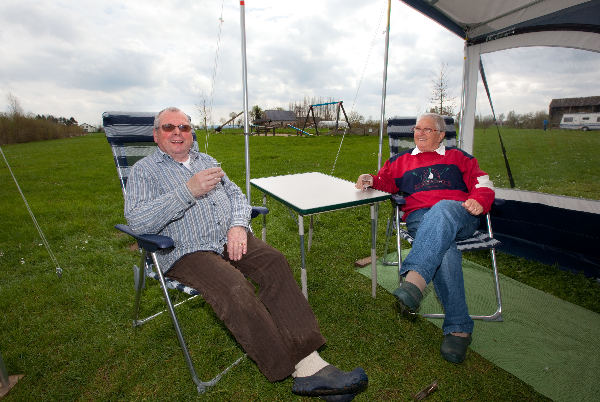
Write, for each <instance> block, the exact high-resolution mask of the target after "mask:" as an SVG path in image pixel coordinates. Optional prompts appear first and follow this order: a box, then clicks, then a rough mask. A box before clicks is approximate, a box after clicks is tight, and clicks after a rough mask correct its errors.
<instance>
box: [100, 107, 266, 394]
mask: <svg viewBox="0 0 600 402" xmlns="http://www.w3.org/2000/svg"><path fill="white" fill-rule="evenodd" d="M102 119H103V124H104V130H105V132H106V138H107V140H108V142H109V143H110V146H111V149H112V153H113V157H114V161H115V165H116V167H117V173H118V175H119V180H120V182H121V189H122V191H123V196H125V193H126V185H127V177H128V175H129V170H130V168H131V166H133V164H134V163H135V162H137V161H138V160H140V159H142V158H143V157H144V156H147V155H149V154H151V153H152V152H154V150H155V149H156V144H155V143H154V138H153V135H152V128H153V126H154V113H124V112H105V113H103V115H102ZM195 139H196V136H195V134H194V147H195V148H196V149H198V143H197V141H195ZM267 212H268V209H267V208H265V207H253V208H252V215H251V216H252V218H254V217H256V216H258V215H259V214H263V215H264V214H266V213H267ZM115 227H116V228H117V229H118V230H120V231H122V232H124V233H126V234H128V235H130V236H132V237H133V238H135V239H136V240H137V243H138V246H139V247H140V249H141V250H142V256H141V262H140V267H138V266H137V265H134V267H133V273H134V275H133V276H134V286H135V301H134V312H133V326H134V327H138V326H141V325H142V324H144V323H146V322H147V321H150V320H151V319H153V318H155V317H157V316H159V315H160V314H162V313H164V312H165V311H168V312H169V314H170V316H171V320H172V322H173V326H174V328H175V332H176V334H177V339H178V340H179V345H180V346H181V349H182V352H183V355H184V358H185V361H186V363H187V366H188V369H189V371H190V374H191V376H192V380H193V381H194V383H195V384H196V387H197V389H198V393H203V392H204V391H205V390H206V388H207V387H210V386H213V385H215V384H216V383H217V382H218V381H219V380H220V379H221V377H222V376H223V375H224V374H225V373H226V372H227V371H229V370H230V369H231V368H232V367H234V366H235V365H237V364H238V363H239V362H240V361H241V360H242V359H243V358H244V357H245V355H242V356H241V357H240V358H238V359H237V360H236V361H234V362H233V363H232V364H231V365H229V366H228V367H227V368H226V369H225V370H223V371H222V372H220V373H219V374H217V375H216V376H215V377H214V378H213V379H212V380H209V381H201V380H200V379H199V378H198V376H197V375H196V370H195V368H194V364H193V362H192V359H191V357H190V353H189V351H188V348H187V346H186V342H185V340H184V338H183V333H182V331H181V328H180V326H179V322H178V320H177V316H176V315H175V309H174V308H175V307H177V306H179V305H181V304H183V303H185V302H186V301H189V300H191V299H193V298H195V297H197V296H199V295H200V294H199V292H198V291H197V290H196V289H193V288H190V287H188V286H185V285H183V284H182V283H180V282H178V281H176V280H173V279H170V278H169V277H168V276H165V275H163V273H162V271H161V269H160V266H159V263H158V261H157V259H156V252H158V251H160V250H167V249H169V248H171V247H173V245H174V243H173V239H171V238H170V237H167V236H162V235H155V234H143V235H138V234H136V233H134V232H133V231H132V230H131V229H130V228H129V227H128V226H126V225H121V224H119V225H116V226H115ZM146 277H148V278H151V279H155V280H157V281H158V282H159V283H160V286H161V289H162V293H163V297H164V300H165V303H166V305H167V310H163V311H160V312H158V313H156V314H154V315H151V316H149V317H147V318H144V319H139V310H140V300H141V293H142V289H143V288H144V287H145V278H146ZM168 289H176V290H179V291H181V292H183V293H185V294H187V295H189V297H188V298H186V299H185V300H184V301H182V302H180V303H177V304H175V305H174V304H173V303H172V301H171V298H170V296H169V292H168Z"/></svg>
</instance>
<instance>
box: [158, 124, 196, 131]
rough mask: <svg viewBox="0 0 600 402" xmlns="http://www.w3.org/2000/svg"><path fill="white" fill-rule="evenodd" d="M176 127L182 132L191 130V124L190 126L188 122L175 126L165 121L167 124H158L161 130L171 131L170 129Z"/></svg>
mask: <svg viewBox="0 0 600 402" xmlns="http://www.w3.org/2000/svg"><path fill="white" fill-rule="evenodd" d="M176 127H177V128H178V129H179V131H181V132H182V133H187V132H189V131H192V126H190V125H189V124H179V125H177V126H176V125H175V124H171V123H167V124H163V125H162V126H160V128H162V130H163V131H166V132H171V131H173V130H175V128H176Z"/></svg>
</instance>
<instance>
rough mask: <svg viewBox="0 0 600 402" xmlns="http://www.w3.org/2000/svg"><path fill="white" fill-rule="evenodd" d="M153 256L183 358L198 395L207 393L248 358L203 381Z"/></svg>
mask: <svg viewBox="0 0 600 402" xmlns="http://www.w3.org/2000/svg"><path fill="white" fill-rule="evenodd" d="M151 256H152V261H153V262H154V266H155V267H157V270H156V271H157V272H158V277H159V280H160V285H161V288H162V290H163V296H164V298H165V302H166V304H167V309H168V311H169V314H170V316H171V320H172V321H173V327H174V328H175V332H176V333H177V339H178V340H179V345H180V346H181V350H182V352H183V356H184V358H185V362H186V364H187V366H188V370H189V371H190V375H191V376H192V380H193V381H194V383H195V384H196V388H197V389H198V393H199V394H202V393H204V392H205V391H206V389H207V388H208V387H211V386H213V385H215V384H216V383H217V382H218V381H219V380H220V379H221V377H222V376H223V375H224V374H225V373H227V372H228V371H229V370H230V369H231V368H233V367H234V366H236V365H237V364H239V363H240V362H241V361H242V359H243V358H244V357H245V356H246V355H245V354H244V355H243V356H241V357H240V358H238V359H237V360H236V361H234V362H233V363H232V364H231V365H230V366H229V367H227V368H226V369H225V370H223V371H222V372H221V373H219V374H218V375H217V376H215V377H214V378H213V379H212V380H210V381H201V380H200V379H199V378H198V376H197V374H196V369H195V368H194V363H193V362H192V358H191V356H190V352H189V350H188V348H187V345H186V343H185V339H184V338H183V333H182V332H181V328H180V326H179V321H178V320H177V316H176V315H175V309H174V308H173V303H172V302H171V298H170V297H169V292H168V288H167V284H166V282H165V277H164V275H163V274H162V271H161V270H160V268H158V267H159V265H158V261H157V260H156V255H155V254H154V253H151Z"/></svg>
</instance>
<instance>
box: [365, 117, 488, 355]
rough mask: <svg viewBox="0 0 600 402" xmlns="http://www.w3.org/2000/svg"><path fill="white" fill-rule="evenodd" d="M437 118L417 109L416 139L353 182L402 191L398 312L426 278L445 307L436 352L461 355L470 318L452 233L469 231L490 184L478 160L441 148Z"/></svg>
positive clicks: (413, 306) (412, 302)
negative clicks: (405, 241)
mask: <svg viewBox="0 0 600 402" xmlns="http://www.w3.org/2000/svg"><path fill="white" fill-rule="evenodd" d="M445 127H446V125H445V122H444V119H443V118H442V117H441V116H439V115H437V114H434V113H427V114H424V115H422V116H421V117H420V118H419V119H418V121H417V124H416V125H415V127H414V129H413V133H414V140H415V144H416V147H415V148H414V149H410V150H407V151H404V152H401V153H399V154H397V155H395V156H394V157H392V158H390V159H389V160H388V161H387V162H386V163H385V165H384V166H383V167H382V168H381V170H380V171H379V172H378V173H377V174H376V175H370V174H362V175H360V176H359V177H358V180H357V182H356V187H357V188H360V189H365V188H367V187H373V188H375V189H378V190H382V191H387V192H390V193H398V192H400V193H403V194H404V195H405V196H406V204H405V205H404V206H403V207H402V211H403V212H404V215H403V217H402V218H403V220H404V221H405V222H406V224H407V228H408V231H409V233H410V234H411V235H412V236H413V238H414V242H413V244H412V249H411V251H410V253H409V254H408V256H407V257H406V259H405V260H404V262H403V264H402V272H401V274H403V275H405V281H403V282H402V284H401V285H400V287H399V288H398V289H396V290H395V291H394V292H393V294H394V296H395V297H396V300H397V304H398V306H399V308H400V310H401V311H402V312H409V313H414V312H416V311H417V309H418V308H419V306H420V304H421V299H422V298H423V291H424V289H425V287H426V286H427V284H428V283H429V282H431V281H432V280H433V284H434V287H435V291H436V293H437V296H438V298H439V300H440V301H441V303H442V305H443V307H444V312H445V314H446V316H445V319H444V324H443V326H442V329H443V331H444V340H443V342H442V346H441V348H440V352H441V354H442V356H443V357H444V358H445V359H446V360H448V361H450V362H453V363H462V362H463V361H464V359H465V356H466V353H467V347H468V346H469V344H470V343H471V334H472V332H473V320H472V319H471V317H470V316H469V311H468V308H467V303H466V300H465V289H464V281H463V274H462V254H461V252H460V251H459V250H458V249H457V248H456V241H457V240H462V239H466V238H468V237H470V236H471V235H472V234H473V232H474V231H475V230H476V229H477V227H478V225H479V217H478V216H479V215H481V214H484V213H487V212H488V211H489V209H490V207H491V205H492V203H493V201H494V187H493V184H492V182H491V181H490V179H489V176H488V175H487V174H486V173H485V172H484V171H482V170H481V169H480V168H479V164H478V163H477V160H476V159H475V158H474V157H473V156H471V155H469V154H467V153H466V152H463V151H461V150H460V149H457V148H446V147H445V146H444V144H443V143H442V141H443V139H444V136H445Z"/></svg>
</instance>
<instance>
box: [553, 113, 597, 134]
mask: <svg viewBox="0 0 600 402" xmlns="http://www.w3.org/2000/svg"><path fill="white" fill-rule="evenodd" d="M560 128H567V129H570V130H583V131H588V130H600V113H566V114H564V115H563V117H562V119H561V121H560Z"/></svg>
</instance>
